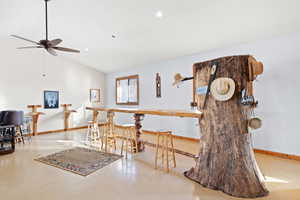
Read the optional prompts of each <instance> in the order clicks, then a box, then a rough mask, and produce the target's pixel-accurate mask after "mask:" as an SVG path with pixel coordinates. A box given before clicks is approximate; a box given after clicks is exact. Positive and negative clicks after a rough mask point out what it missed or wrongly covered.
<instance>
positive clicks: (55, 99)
mask: <svg viewBox="0 0 300 200" xmlns="http://www.w3.org/2000/svg"><path fill="white" fill-rule="evenodd" d="M58 107H59V92H58V91H44V108H45V109H57V108H58Z"/></svg>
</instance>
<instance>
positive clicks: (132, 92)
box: [116, 75, 139, 105]
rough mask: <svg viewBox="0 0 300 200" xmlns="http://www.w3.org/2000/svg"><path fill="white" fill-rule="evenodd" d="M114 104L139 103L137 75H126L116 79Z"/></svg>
mask: <svg viewBox="0 0 300 200" xmlns="http://www.w3.org/2000/svg"><path fill="white" fill-rule="evenodd" d="M116 104H117V105H138V104H139V76H138V75H133V76H126V77H121V78H117V79H116Z"/></svg>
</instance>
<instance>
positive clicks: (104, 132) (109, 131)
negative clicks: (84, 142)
mask: <svg viewBox="0 0 300 200" xmlns="http://www.w3.org/2000/svg"><path fill="white" fill-rule="evenodd" d="M100 133H101V136H100V138H101V150H103V149H104V150H105V152H107V150H108V148H110V149H114V150H115V151H116V149H117V139H116V135H115V132H114V127H113V126H112V125H111V124H110V123H109V122H104V123H101V124H100Z"/></svg>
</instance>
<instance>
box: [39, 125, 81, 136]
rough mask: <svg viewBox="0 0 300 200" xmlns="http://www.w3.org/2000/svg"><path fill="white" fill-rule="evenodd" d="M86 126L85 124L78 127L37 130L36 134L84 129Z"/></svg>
mask: <svg viewBox="0 0 300 200" xmlns="http://www.w3.org/2000/svg"><path fill="white" fill-rule="evenodd" d="M86 128H87V126H78V127H74V128H68V129H57V130H50V131H43V132H38V133H37V135H46V134H51V133H61V132H66V131H75V130H80V129H86Z"/></svg>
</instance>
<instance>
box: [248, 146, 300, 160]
mask: <svg viewBox="0 0 300 200" xmlns="http://www.w3.org/2000/svg"><path fill="white" fill-rule="evenodd" d="M254 152H255V153H260V154H266V155H270V156H276V157H279V158H285V159H290V160H297V161H300V156H297V155H292V154H286V153H280V152H275V151H268V150H263V149H254Z"/></svg>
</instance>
